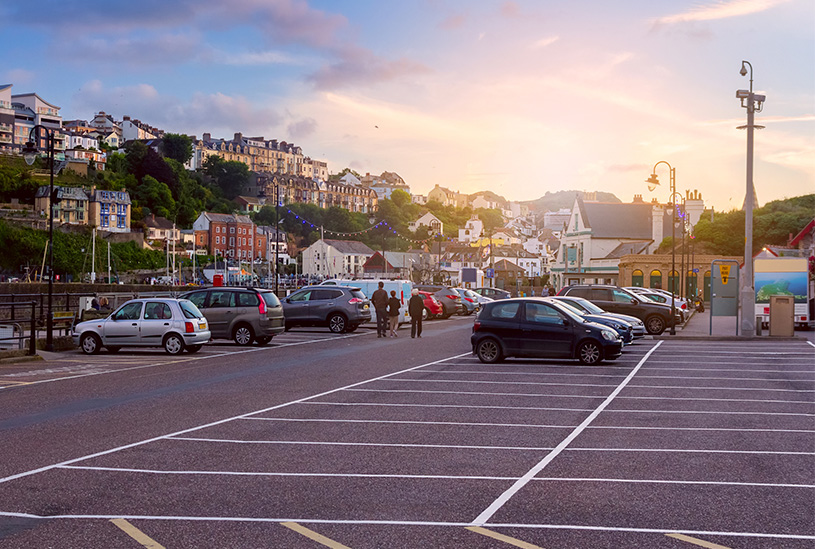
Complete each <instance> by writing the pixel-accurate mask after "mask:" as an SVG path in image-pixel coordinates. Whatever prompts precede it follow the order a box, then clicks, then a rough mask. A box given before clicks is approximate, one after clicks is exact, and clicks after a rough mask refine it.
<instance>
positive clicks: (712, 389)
mask: <svg viewBox="0 0 815 549" xmlns="http://www.w3.org/2000/svg"><path fill="white" fill-rule="evenodd" d="M697 379H699V378H697ZM388 381H394V382H400V383H469V384H482V385H546V386H553V385H554V386H567V387H609V388H611V387H616V385H608V384H604V383H547V382H544V381H477V380H468V379H405V378H396V379H389V380H388ZM629 388H631V389H634V388H637V389H692V390H701V391H774V392H785V393H815V389H769V388H764V387H695V386H680V385H629Z"/></svg>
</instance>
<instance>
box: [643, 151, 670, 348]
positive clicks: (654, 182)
mask: <svg viewBox="0 0 815 549" xmlns="http://www.w3.org/2000/svg"><path fill="white" fill-rule="evenodd" d="M660 164H665V165H666V166H668V170H670V182H671V200H673V199H674V198H673V196H674V195H675V194H676V169H675V168H673V167H672V166H671V165H670V164H669V163H667V162H666V161H664V160H660V161H659V162H657V163H656V164H654V169H653V170H651V175H650V176H649V177H648V179H646V180H645V182H646V183H648V190H649V191H651V192H653V191H654V189H656V188H657V187H659V178H658V177H657V166H659V165H660ZM675 272H676V206H675V205H674V206H673V207H672V208H671V273H670V274H669V275H668V281H670V280H671V276H672V275H673V273H675ZM673 286H676V282H675V281H674V284H673ZM675 293H676V288H675V287H673V288H671V332H670V333H671V335H676V322H674V318H676V300H675V299H674V294H675Z"/></svg>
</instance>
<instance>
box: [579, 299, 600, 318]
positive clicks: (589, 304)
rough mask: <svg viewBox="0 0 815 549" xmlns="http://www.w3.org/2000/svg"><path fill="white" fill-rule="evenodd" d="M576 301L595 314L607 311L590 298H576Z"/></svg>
mask: <svg viewBox="0 0 815 549" xmlns="http://www.w3.org/2000/svg"><path fill="white" fill-rule="evenodd" d="M575 303H576V304H577V305H578V306H579V307H582V308H583V309H585V310H586V311H587V312H589V313H591V314H593V315H599V314H602V313H605V311H604V310H603V309H601V308H600V307H598V306H597V305H595V304H594V303H592V302H591V301H589V300H588V299H575Z"/></svg>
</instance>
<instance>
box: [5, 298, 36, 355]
mask: <svg viewBox="0 0 815 549" xmlns="http://www.w3.org/2000/svg"><path fill="white" fill-rule="evenodd" d="M6 309H10V310H11V314H10V315H9V316H10V318H8V319H6V320H4V321H2V322H3V323H4V324H7V325H11V326H12V336H11V337H3V338H0V342H2V341H18V342H19V347H20V348H22V347H23V344H24V342H25V339H26V335H25V333H24V331H23V329H22V325H23V324H25V323H28V324H29V338H28V339H29V342H28V354H29V355H32V356H33V355H36V354H37V315H36V312H37V302H36V301H29V302H27V303H26V302H22V301H21V302H19V303H0V312H4V311H5V310H6ZM26 309H27V310H28V311H29V314H28V316H27V318H26V317H21V316H20V315H21V314H22V312H23V310H26ZM18 313H19V314H18ZM14 326H17V327H18V330H19V334H20V335H17V336H15V335H13V334H14V329H13V327H14Z"/></svg>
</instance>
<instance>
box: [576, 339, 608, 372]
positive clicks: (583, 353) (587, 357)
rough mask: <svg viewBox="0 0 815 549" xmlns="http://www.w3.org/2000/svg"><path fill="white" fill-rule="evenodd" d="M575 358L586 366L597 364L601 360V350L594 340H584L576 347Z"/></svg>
mask: <svg viewBox="0 0 815 549" xmlns="http://www.w3.org/2000/svg"><path fill="white" fill-rule="evenodd" d="M577 358H578V359H579V360H580V362H581V363H583V364H586V365H587V366H593V365H594V364H599V363H600V362H602V360H603V350H602V349H601V348H600V344H599V343H597V342H596V341H584V342H583V343H581V344H580V347H578V348H577Z"/></svg>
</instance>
